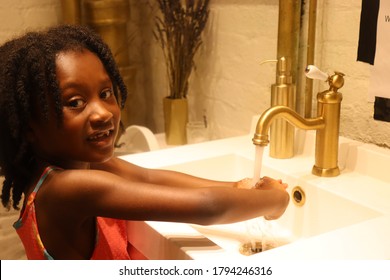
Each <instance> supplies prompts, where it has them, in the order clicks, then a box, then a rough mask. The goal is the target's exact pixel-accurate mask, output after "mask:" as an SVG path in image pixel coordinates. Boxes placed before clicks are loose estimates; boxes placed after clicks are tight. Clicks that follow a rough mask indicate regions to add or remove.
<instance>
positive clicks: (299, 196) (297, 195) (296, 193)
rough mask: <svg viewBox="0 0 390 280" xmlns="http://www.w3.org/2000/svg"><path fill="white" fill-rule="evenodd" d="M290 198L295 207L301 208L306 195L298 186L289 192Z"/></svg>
mask: <svg viewBox="0 0 390 280" xmlns="http://www.w3.org/2000/svg"><path fill="white" fill-rule="evenodd" d="M291 197H292V199H293V202H294V204H295V205H296V206H299V207H301V206H303V205H305V202H306V195H305V192H304V191H303V189H302V188H301V187H300V186H296V187H295V188H293V189H292V191H291Z"/></svg>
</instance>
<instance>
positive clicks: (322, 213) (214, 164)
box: [165, 154, 382, 254]
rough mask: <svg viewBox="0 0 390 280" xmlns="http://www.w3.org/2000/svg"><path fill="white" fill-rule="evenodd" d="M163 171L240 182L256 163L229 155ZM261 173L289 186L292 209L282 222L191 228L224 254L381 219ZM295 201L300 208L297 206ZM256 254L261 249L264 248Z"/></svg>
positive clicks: (307, 186) (304, 184)
mask: <svg viewBox="0 0 390 280" xmlns="http://www.w3.org/2000/svg"><path fill="white" fill-rule="evenodd" d="M165 169H170V170H176V171H180V172H186V173H190V174H193V175H196V176H201V177H204V178H209V179H215V180H239V179H242V178H244V177H251V176H252V174H253V161H252V160H250V159H248V158H245V157H243V156H241V155H237V154H226V155H222V156H218V157H212V158H207V159H202V160H197V161H192V162H188V163H182V164H178V165H173V166H168V167H165ZM262 174H264V175H267V176H271V177H274V178H281V179H283V181H284V182H286V183H288V184H289V187H288V191H289V193H290V197H291V200H290V204H289V206H288V208H287V210H286V212H285V214H284V215H283V216H282V217H281V218H280V219H278V220H275V221H264V220H263V219H260V218H259V219H253V220H251V221H245V222H240V223H235V224H227V225H214V226H198V225H192V227H193V228H194V229H196V230H197V231H198V232H199V233H200V234H202V235H203V236H205V237H207V238H208V239H210V240H212V241H213V242H214V243H215V244H217V245H218V246H220V247H221V248H223V249H224V250H225V251H228V252H229V253H234V254H236V253H238V252H239V251H240V250H241V253H248V250H244V251H245V252H242V251H243V246H247V245H248V244H252V245H253V246H256V244H257V245H259V244H261V239H262V237H264V242H265V243H267V244H266V247H267V248H263V249H265V250H267V249H270V248H276V247H279V246H282V245H285V244H289V243H291V242H294V241H296V240H299V239H303V238H308V237H312V236H316V235H320V234H324V233H327V232H330V231H333V230H336V229H339V228H343V227H347V226H350V225H353V224H357V223H359V222H363V221H366V220H369V219H372V218H375V217H379V216H381V215H382V214H381V213H379V212H377V211H375V210H373V209H371V208H368V207H365V206H363V205H361V204H359V203H356V202H354V201H351V200H349V199H347V198H344V197H341V196H339V195H337V194H334V193H332V192H330V191H327V190H326V189H324V188H319V187H317V186H313V185H312V184H311V183H310V182H308V180H304V179H300V178H299V177H298V178H294V176H292V175H286V174H282V173H280V172H278V171H276V170H274V169H271V168H269V167H267V166H264V167H263V170H262ZM297 187H299V188H297ZM294 196H295V197H296V198H297V201H300V203H299V202H297V201H295V199H294ZM302 196H304V198H302ZM303 200H304V203H303V205H302V204H301V203H302V201H303ZM248 227H249V228H251V229H252V233H251V234H249V232H248ZM253 231H254V232H253ZM256 242H257V243H256ZM259 242H260V243H259ZM258 249H259V250H260V248H258Z"/></svg>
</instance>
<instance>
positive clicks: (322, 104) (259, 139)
mask: <svg viewBox="0 0 390 280" xmlns="http://www.w3.org/2000/svg"><path fill="white" fill-rule="evenodd" d="M314 68H315V67H314ZM309 70H310V69H309V67H308V68H307V70H306V72H309ZM307 76H309V75H307ZM314 76H316V75H314ZM309 78H310V76H309ZM326 81H327V82H328V83H329V86H330V87H329V89H328V90H326V91H323V92H320V93H318V95H317V117H316V118H303V117H301V116H300V115H299V114H298V113H297V112H295V111H294V110H293V109H291V108H289V107H287V106H274V107H271V108H269V109H267V110H266V111H264V112H263V114H262V115H261V116H260V118H259V121H258V122H257V126H256V131H255V134H254V137H253V139H252V141H253V144H255V145H260V146H267V145H268V143H269V136H268V134H269V133H268V132H269V128H270V125H271V123H272V122H273V121H274V120H275V119H279V118H283V119H285V120H286V121H288V122H289V123H291V124H292V125H294V126H295V127H297V128H300V129H304V130H316V149H315V164H314V166H313V169H312V173H313V174H314V175H317V176H322V177H334V176H338V175H339V174H340V169H339V167H338V163H337V161H338V148H339V127H340V108H341V100H342V99H343V97H342V94H341V93H340V92H338V91H337V90H338V89H340V88H341V87H342V86H343V85H344V74H343V73H340V72H335V74H334V75H332V76H327V79H326Z"/></svg>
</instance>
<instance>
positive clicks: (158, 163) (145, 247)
mask: <svg viewBox="0 0 390 280" xmlns="http://www.w3.org/2000/svg"><path fill="white" fill-rule="evenodd" d="M302 133H303V134H302V135H301V136H299V137H301V138H302V137H303V140H301V141H300V148H298V150H299V151H298V154H297V155H296V156H295V157H294V158H292V159H283V160H279V159H273V158H270V157H268V151H267V149H266V150H265V153H264V154H265V156H264V158H263V165H264V166H265V167H269V168H270V169H267V168H265V169H264V172H266V171H267V170H269V171H270V172H271V173H272V172H273V171H275V172H280V174H286V176H288V178H289V179H288V180H290V181H294V184H295V182H298V183H299V182H305V183H308V184H311V185H313V186H315V188H318V189H319V190H320V189H321V190H324V191H326V192H327V193H330V194H334V195H336V196H340V197H342V198H344V199H347V200H348V201H351V202H353V203H356V204H358V205H361V206H364V207H367V208H369V209H371V210H372V212H373V213H377V214H375V215H374V216H373V217H372V218H369V219H366V220H363V221H359V222H356V223H352V224H351V225H348V226H345V227H341V228H337V229H334V230H330V231H328V232H324V233H322V234H319V235H315V236H310V237H308V238H303V239H300V240H298V241H295V242H292V243H290V244H287V245H284V246H280V247H277V248H275V249H272V250H268V251H265V252H262V253H259V254H254V255H252V256H249V257H250V258H260V259H262V258H266V259H273V258H276V259H390V238H389V236H390V172H388V170H390V169H388V166H390V150H388V149H384V148H379V147H376V146H373V145H370V144H363V143H359V142H356V141H351V140H349V139H345V138H340V152H339V155H340V159H339V165H340V169H341V174H340V175H339V176H338V177H334V178H323V177H317V176H315V175H312V174H311V168H312V165H313V163H314V145H313V143H314V138H315V137H314V135H315V133H314V132H302ZM251 137H252V136H251V135H245V136H240V137H233V138H227V139H222V140H216V141H210V142H204V143H199V144H193V145H185V146H179V147H174V148H166V149H163V150H157V151H153V152H147V153H142V154H134V155H128V156H123V157H122V158H123V159H125V160H128V161H130V162H132V163H134V164H138V165H141V166H144V167H149V168H165V167H169V166H175V167H177V168H178V169H179V171H181V170H180V166H181V165H183V164H187V163H188V162H196V161H198V160H199V161H201V160H205V159H211V158H216V157H223V156H226V155H237V156H239V157H242V158H247V159H250V160H252V161H253V159H254V146H253V144H252V142H251ZM175 167H174V169H175ZM386 170H387V172H386ZM252 172H253V170H248V176H251V174H252ZM193 174H194V175H198V174H197V170H194V172H193ZM278 174H279V173H278ZM239 175H242V174H241V173H240V174H239ZM262 175H267V174H262ZM271 175H272V174H271ZM229 176H233V177H229V178H227V180H236V179H237V180H238V179H240V178H235V177H234V176H235V175H234V174H230V175H229ZM282 176H283V175H282ZM211 179H221V178H211ZM282 179H284V178H282ZM330 204H331V205H329V206H327V207H329V209H330V210H331V209H332V203H330ZM304 211H305V210H304ZM344 211H346V212H347V211H349V209H345V210H344ZM344 211H342V212H344ZM346 212H344V213H338V214H337V213H335V214H334V215H335V216H337V215H341V216H342V215H345V213H346ZM324 222H325V221H324ZM129 238H130V241H131V242H132V243H133V245H134V246H136V247H137V248H138V249H139V250H140V251H142V252H143V253H144V254H145V255H146V256H147V257H149V258H151V259H209V258H215V257H218V258H247V256H243V255H241V254H240V253H239V252H238V250H225V249H223V248H221V247H220V246H218V245H216V244H215V243H213V242H212V241H210V240H209V238H206V237H205V236H203V235H202V234H200V233H199V232H198V231H197V230H195V228H194V227H192V226H191V225H187V224H180V223H163V222H129Z"/></svg>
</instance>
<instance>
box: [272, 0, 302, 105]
mask: <svg viewBox="0 0 390 280" xmlns="http://www.w3.org/2000/svg"><path fill="white" fill-rule="evenodd" d="M300 19H301V0H279V21H278V44H277V51H276V57H277V58H280V57H287V58H288V59H290V61H291V76H292V83H295V80H296V73H297V69H298V49H299V31H300ZM294 109H295V108H294Z"/></svg>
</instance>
